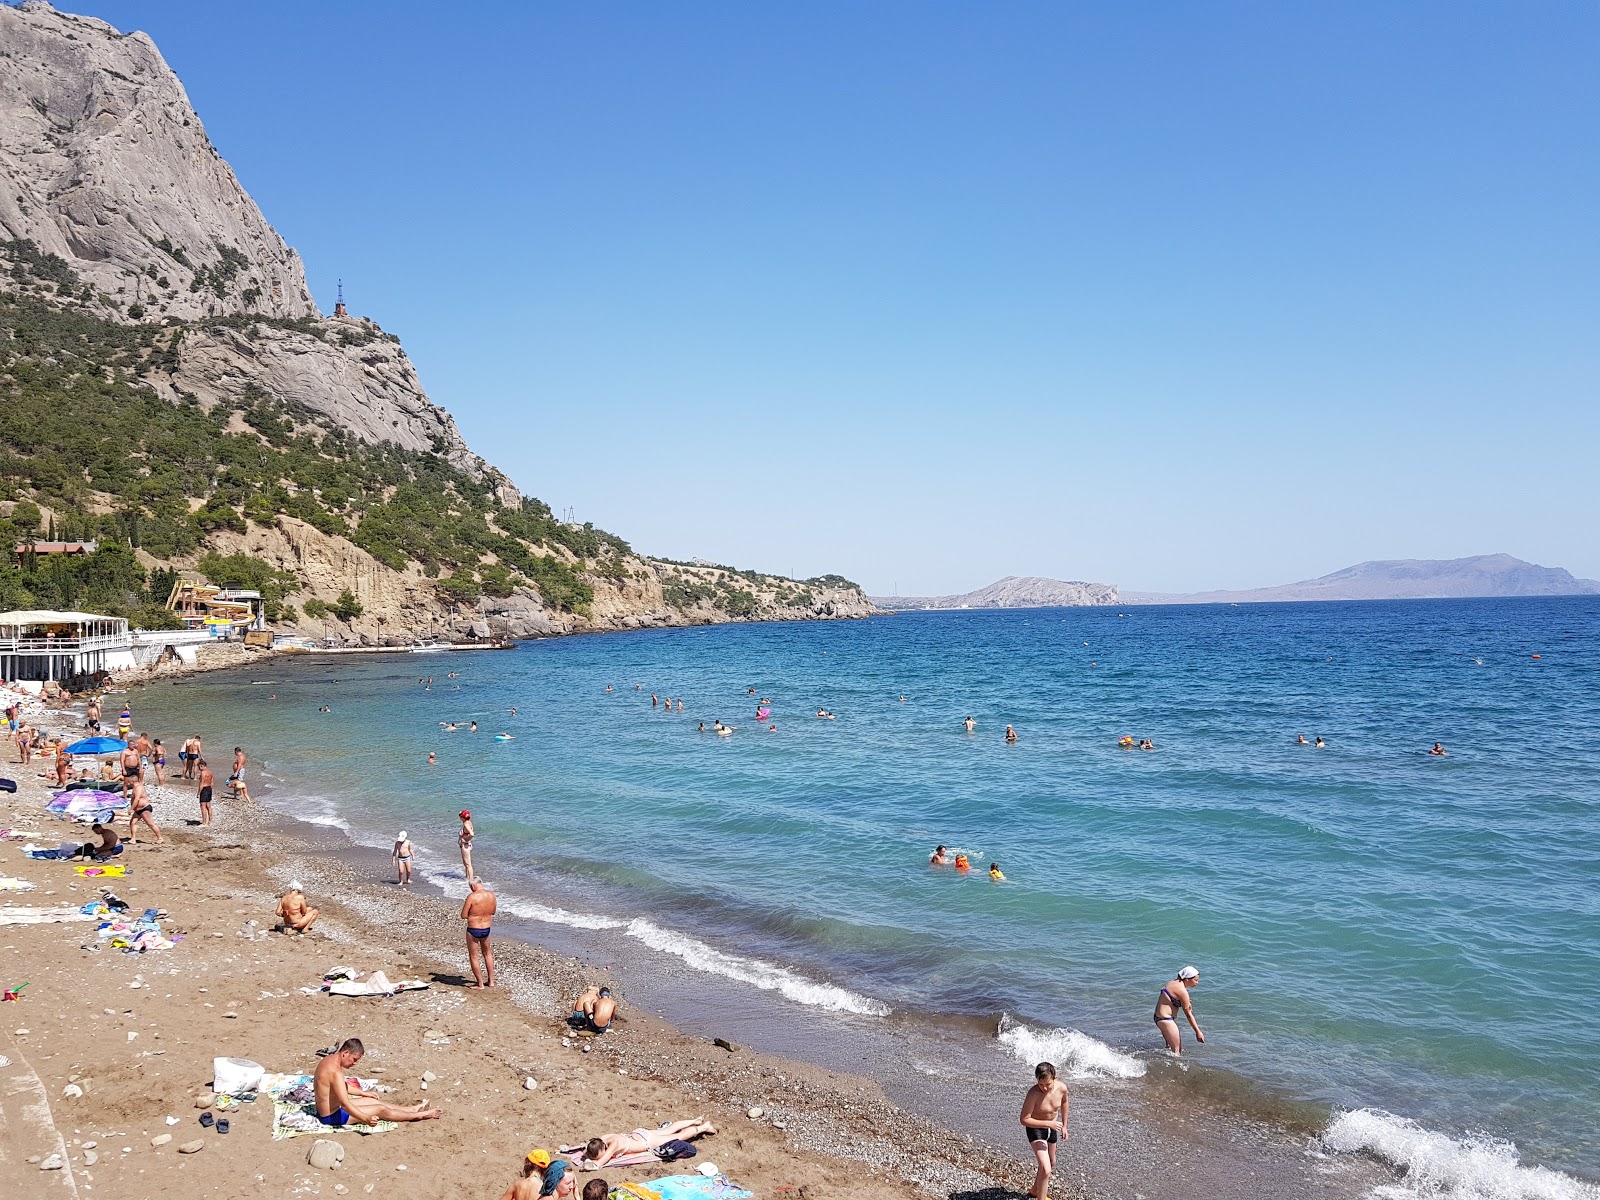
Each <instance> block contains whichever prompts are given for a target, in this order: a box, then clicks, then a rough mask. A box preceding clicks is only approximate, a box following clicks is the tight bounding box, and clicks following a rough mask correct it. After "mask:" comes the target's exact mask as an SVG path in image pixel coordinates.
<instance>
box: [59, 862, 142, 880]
mask: <svg viewBox="0 0 1600 1200" xmlns="http://www.w3.org/2000/svg"><path fill="white" fill-rule="evenodd" d="M72 869H73V871H74V872H75V873H77V874H79V875H82V876H84V877H85V878H94V879H121V878H122V877H123V876H124V875H126V874H127V873H128V868H127V867H124V866H122V865H121V864H118V865H117V866H113V867H73V868H72Z"/></svg>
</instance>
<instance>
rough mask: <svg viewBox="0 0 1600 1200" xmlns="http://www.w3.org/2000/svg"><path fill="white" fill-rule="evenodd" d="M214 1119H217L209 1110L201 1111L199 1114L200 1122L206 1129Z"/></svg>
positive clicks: (214, 1121)
mask: <svg viewBox="0 0 1600 1200" xmlns="http://www.w3.org/2000/svg"><path fill="white" fill-rule="evenodd" d="M216 1120H217V1119H216V1118H215V1117H214V1116H212V1115H211V1114H210V1113H209V1112H203V1113H201V1114H200V1124H201V1125H202V1126H204V1127H205V1128H206V1129H210V1128H211V1126H212V1125H214V1124H216Z"/></svg>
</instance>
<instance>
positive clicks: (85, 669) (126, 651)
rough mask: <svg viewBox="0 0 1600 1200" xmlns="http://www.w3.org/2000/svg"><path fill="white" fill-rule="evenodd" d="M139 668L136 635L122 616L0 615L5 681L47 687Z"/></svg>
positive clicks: (37, 611) (37, 612)
mask: <svg viewBox="0 0 1600 1200" xmlns="http://www.w3.org/2000/svg"><path fill="white" fill-rule="evenodd" d="M133 663H134V653H133V635H132V634H131V633H130V632H129V630H128V622H127V621H126V620H124V619H123V618H122V617H102V616H96V615H95V614H94V613H81V612H52V611H51V610H49V609H21V610H18V611H14V612H5V613H0V679H4V680H5V681H6V682H8V683H21V684H24V685H26V684H30V683H32V684H42V683H45V682H47V681H49V680H66V679H75V678H78V677H79V676H83V675H93V674H95V673H96V672H98V671H118V670H122V669H123V668H125V667H131V666H133Z"/></svg>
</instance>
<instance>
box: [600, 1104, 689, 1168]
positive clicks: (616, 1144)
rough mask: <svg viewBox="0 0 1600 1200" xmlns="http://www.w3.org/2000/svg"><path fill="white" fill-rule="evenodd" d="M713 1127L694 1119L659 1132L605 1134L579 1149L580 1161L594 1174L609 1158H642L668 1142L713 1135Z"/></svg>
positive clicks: (665, 1126) (675, 1122)
mask: <svg viewBox="0 0 1600 1200" xmlns="http://www.w3.org/2000/svg"><path fill="white" fill-rule="evenodd" d="M716 1131H717V1127H716V1126H715V1125H713V1124H711V1122H710V1121H707V1120H706V1119H705V1118H704V1117H695V1118H694V1120H692V1121H674V1122H672V1124H670V1125H663V1126H662V1127H661V1128H660V1129H635V1130H634V1131H633V1132H632V1133H607V1134H604V1135H602V1136H601V1137H593V1138H590V1139H589V1142H588V1144H587V1145H586V1146H584V1148H583V1161H584V1164H585V1165H586V1166H587V1167H588V1169H589V1170H591V1171H593V1170H598V1169H599V1168H600V1167H603V1166H605V1165H606V1164H607V1163H608V1162H610V1161H611V1160H612V1159H613V1158H621V1157H622V1156H623V1155H625V1154H643V1153H645V1152H646V1151H647V1150H655V1149H658V1148H659V1147H661V1146H664V1145H666V1144H667V1143H668V1142H673V1141H683V1142H686V1141H688V1140H689V1139H690V1138H697V1137H699V1136H700V1135H701V1134H706V1133H715V1132H716Z"/></svg>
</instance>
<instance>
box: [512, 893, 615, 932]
mask: <svg viewBox="0 0 1600 1200" xmlns="http://www.w3.org/2000/svg"><path fill="white" fill-rule="evenodd" d="M500 907H502V908H504V909H506V910H508V911H510V912H513V913H515V914H516V915H517V916H519V917H527V918H528V919H529V920H530V921H544V922H547V923H548V924H551V925H572V926H574V927H576V928H578V929H621V928H622V927H623V926H624V925H626V924H627V922H626V921H619V920H618V919H617V918H616V917H603V916H601V915H600V914H599V913H585V912H572V911H571V910H569V909H565V908H555V907H552V906H550V905H548V904H536V903H534V902H533V901H532V900H516V899H512V900H508V901H505V902H503V903H502V904H501V906H500Z"/></svg>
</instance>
